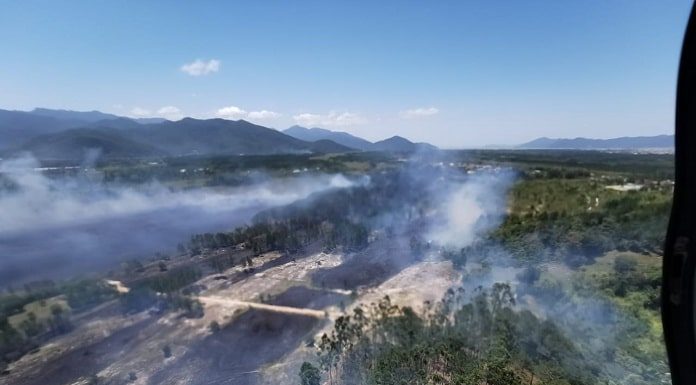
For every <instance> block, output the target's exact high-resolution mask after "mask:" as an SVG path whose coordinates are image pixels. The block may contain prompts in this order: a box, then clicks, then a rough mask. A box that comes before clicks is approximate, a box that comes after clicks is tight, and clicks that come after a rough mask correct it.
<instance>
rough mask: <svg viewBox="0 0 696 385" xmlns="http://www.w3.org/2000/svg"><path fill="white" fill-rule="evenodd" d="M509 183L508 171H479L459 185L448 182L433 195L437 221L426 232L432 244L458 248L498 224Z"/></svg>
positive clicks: (510, 182) (509, 173) (503, 209)
mask: <svg viewBox="0 0 696 385" xmlns="http://www.w3.org/2000/svg"><path fill="white" fill-rule="evenodd" d="M512 182H513V177H512V173H511V172H509V171H503V172H497V173H491V172H481V173H476V174H473V175H471V176H470V177H469V178H466V179H464V180H462V181H459V182H449V183H450V185H451V186H448V187H444V188H443V189H442V190H443V191H444V194H438V193H437V192H436V194H435V195H436V201H438V202H440V203H439V204H438V205H437V208H436V211H437V213H438V214H437V215H438V218H437V220H435V221H434V222H433V224H432V225H431V228H430V230H429V231H428V232H427V238H428V239H429V240H431V241H433V242H435V243H436V244H439V245H442V246H445V247H449V248H455V249H461V248H463V247H466V246H469V245H471V244H472V243H473V242H474V241H476V240H477V239H480V238H481V236H482V235H483V234H485V233H486V232H487V231H490V230H491V229H493V228H495V227H496V226H498V225H499V224H500V221H501V220H502V218H503V215H504V213H505V197H506V194H507V191H508V188H509V186H510V185H511V184H512Z"/></svg>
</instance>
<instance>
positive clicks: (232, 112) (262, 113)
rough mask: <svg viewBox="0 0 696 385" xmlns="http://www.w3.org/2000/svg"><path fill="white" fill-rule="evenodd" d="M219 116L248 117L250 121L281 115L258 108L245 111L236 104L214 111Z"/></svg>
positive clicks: (236, 118) (264, 119) (231, 117)
mask: <svg viewBox="0 0 696 385" xmlns="http://www.w3.org/2000/svg"><path fill="white" fill-rule="evenodd" d="M215 115H217V116H218V117H220V118H223V119H232V120H238V119H249V120H252V121H269V120H273V119H276V118H279V117H280V116H281V115H280V114H279V113H277V112H274V111H268V110H259V111H246V110H244V109H242V108H240V107H237V106H227V107H222V108H220V109H219V110H217V112H216V113H215Z"/></svg>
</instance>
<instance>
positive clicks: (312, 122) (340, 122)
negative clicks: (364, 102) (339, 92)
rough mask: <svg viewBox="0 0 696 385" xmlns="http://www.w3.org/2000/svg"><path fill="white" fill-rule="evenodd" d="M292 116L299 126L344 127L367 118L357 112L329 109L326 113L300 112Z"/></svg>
mask: <svg viewBox="0 0 696 385" xmlns="http://www.w3.org/2000/svg"><path fill="white" fill-rule="evenodd" d="M292 118H293V119H295V122H296V123H297V124H299V125H301V126H325V127H346V126H355V125H360V124H364V123H366V122H367V120H366V119H365V118H363V117H362V116H360V115H359V114H356V113H353V112H336V111H331V112H329V113H328V114H326V115H320V114H310V113H302V114H298V115H295V116H293V117H292Z"/></svg>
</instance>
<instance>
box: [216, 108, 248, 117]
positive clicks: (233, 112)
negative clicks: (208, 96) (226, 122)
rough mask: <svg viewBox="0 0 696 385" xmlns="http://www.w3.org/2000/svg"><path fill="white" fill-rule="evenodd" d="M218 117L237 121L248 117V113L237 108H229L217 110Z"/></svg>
mask: <svg viewBox="0 0 696 385" xmlns="http://www.w3.org/2000/svg"><path fill="white" fill-rule="evenodd" d="M216 115H217V116H219V117H221V118H224V119H235V120H236V119H242V118H244V117H246V115H247V112H246V111H244V110H243V109H241V108H239V107H237V106H227V107H222V108H221V109H219V110H217V113H216Z"/></svg>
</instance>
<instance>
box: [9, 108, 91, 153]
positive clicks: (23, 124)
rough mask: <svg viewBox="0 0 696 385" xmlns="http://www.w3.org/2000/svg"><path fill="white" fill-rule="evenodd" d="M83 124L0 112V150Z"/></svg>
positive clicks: (24, 112) (27, 114) (39, 116)
mask: <svg viewBox="0 0 696 385" xmlns="http://www.w3.org/2000/svg"><path fill="white" fill-rule="evenodd" d="M81 124H84V122H82V121H79V120H74V119H56V118H54V117H51V116H42V115H34V114H32V113H30V112H26V111H8V110H0V150H2V149H7V148H11V147H15V146H17V145H19V144H21V143H24V142H25V141H27V140H28V139H30V138H32V137H35V136H38V135H44V134H49V133H54V132H58V131H62V130H65V129H68V128H74V127H78V126H80V125H81Z"/></svg>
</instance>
